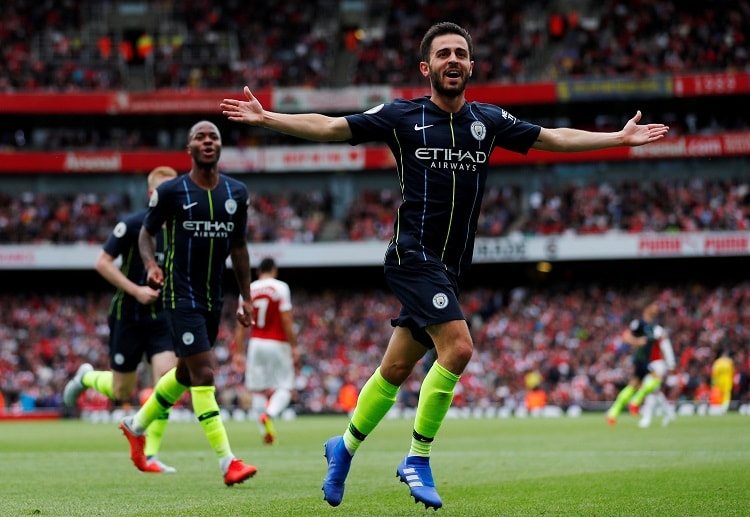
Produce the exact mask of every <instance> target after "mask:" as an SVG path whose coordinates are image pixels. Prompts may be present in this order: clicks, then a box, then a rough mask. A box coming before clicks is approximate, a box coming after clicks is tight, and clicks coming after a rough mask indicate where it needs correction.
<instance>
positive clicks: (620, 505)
mask: <svg viewBox="0 0 750 517" xmlns="http://www.w3.org/2000/svg"><path fill="white" fill-rule="evenodd" d="M346 423H347V419H346V418H344V417H343V416H329V417H299V418H297V419H295V420H291V421H280V422H277V423H276V427H277V431H278V435H279V439H278V443H277V444H275V445H273V446H270V447H269V446H264V445H263V444H262V443H261V439H260V435H259V433H258V429H257V427H256V425H255V423H254V422H236V421H232V422H228V423H227V430H228V433H229V438H230V440H231V442H232V448H233V450H234V452H235V454H236V455H237V456H238V457H240V458H242V459H244V460H245V461H246V462H248V463H252V464H254V465H255V466H257V467H258V474H257V475H256V476H255V477H254V478H252V479H250V480H248V481H246V482H245V483H243V484H241V485H236V486H234V487H226V486H224V484H223V481H222V476H221V473H220V471H219V467H218V462H217V461H216V458H215V456H214V454H213V452H212V451H211V450H210V448H209V446H208V442H207V440H206V438H205V437H204V435H203V433H202V431H201V429H200V426H199V425H198V423H196V422H172V423H170V425H169V427H168V428H167V431H166V434H165V438H164V443H163V447H162V452H161V454H160V457H161V459H162V460H163V461H164V462H165V463H168V464H170V465H173V466H175V467H176V468H177V473H176V474H143V473H140V472H138V471H137V470H136V469H135V468H134V467H133V465H132V464H131V462H130V459H129V454H128V445H127V442H126V440H125V438H124V437H123V436H122V434H121V433H120V430H119V429H117V427H116V424H113V423H108V424H103V423H99V424H96V423H91V422H84V421H80V420H74V419H70V420H62V421H52V422H8V421H6V422H0V515H1V516H3V517H6V516H16V515H19V516H32V515H39V516H75V515H86V516H91V515H102V516H115V515H149V516H162V515H181V516H230V515H232V516H234V515H263V516H275V515H284V516H317V515H326V516H334V515H338V516H360V515H362V516H409V515H422V516H424V515H433V510H426V509H425V508H424V506H422V505H416V504H415V503H414V500H413V499H412V498H410V497H409V493H408V492H409V491H408V488H407V487H406V485H404V484H402V483H399V482H398V479H397V478H396V474H395V471H396V466H397V465H398V464H399V462H400V461H401V459H402V458H403V456H404V455H405V453H406V451H407V450H408V447H409V441H410V436H411V420H407V419H395V420H386V421H384V422H382V424H381V425H380V426H379V427H378V428H377V429H376V430H375V432H374V433H373V434H372V435H371V436H370V437H369V438H368V439H367V441H366V442H365V443H364V445H363V446H362V447H361V448H360V449H359V451H358V452H357V455H356V457H355V459H354V462H353V463H352V469H351V472H350V474H349V478H348V481H347V484H346V493H345V496H344V501H343V502H342V504H341V506H339V507H336V508H332V507H330V506H328V504H327V503H326V502H325V501H323V493H322V492H321V490H320V487H321V483H322V481H323V477H324V476H325V471H326V466H325V460H324V458H323V443H324V442H325V440H326V439H327V438H329V437H330V436H333V435H335V434H341V432H342V431H343V429H344V428H345V426H346ZM432 467H433V474H434V476H435V481H436V486H437V488H438V491H439V493H440V495H441V497H442V498H443V508H441V509H440V510H438V512H437V513H436V514H435V515H442V516H445V517H448V516H472V517H473V516H476V517H483V516H495V515H515V516H535V515H545V516H548V515H555V516H557V515H576V516H578V515H581V516H620V515H621V516H636V515H638V516H639V515H643V516H658V515H669V516H672V515H674V516H688V515H695V516H714V515H715V516H735V515H736V516H747V515H750V417H748V416H741V415H738V414H737V413H730V414H729V415H725V416H691V417H682V418H678V419H677V421H676V422H674V423H673V424H672V425H671V426H669V427H667V428H663V427H661V426H660V423H659V421H658V419H657V421H656V422H655V423H654V425H653V426H652V427H651V428H649V429H639V428H638V427H637V425H636V419H635V418H633V417H631V416H630V415H628V414H625V415H622V416H621V417H620V420H619V421H618V423H617V426H615V427H612V428H610V427H608V426H607V425H606V423H605V421H604V416H603V415H602V414H600V413H599V414H584V415H583V416H582V417H580V418H569V417H563V418H556V419H546V418H507V419H500V418H498V419H449V420H446V422H445V423H444V424H443V428H442V430H441V433H440V435H439V437H438V440H436V443H435V445H434V448H433V456H432Z"/></svg>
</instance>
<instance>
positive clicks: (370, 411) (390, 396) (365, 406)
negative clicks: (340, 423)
mask: <svg viewBox="0 0 750 517" xmlns="http://www.w3.org/2000/svg"><path fill="white" fill-rule="evenodd" d="M396 394H398V386H395V385H393V384H391V383H390V382H388V381H387V380H385V378H384V377H383V375H382V374H381V373H380V367H378V368H377V369H376V370H375V372H374V373H373V374H372V376H371V377H370V378H369V379H368V380H367V382H366V383H365V385H364V386H363V387H362V391H361V392H360V394H359V397H358V398H357V406H356V407H355V408H354V412H353V413H352V419H351V420H350V421H349V427H348V428H347V430H346V431H345V432H344V445H346V448H347V450H348V451H349V452H350V453H352V454H354V451H356V450H357V449H358V448H359V446H360V445H361V444H362V441H363V440H364V439H365V438H366V437H367V435H368V434H370V433H371V432H372V431H373V429H375V427H376V426H377V425H378V424H379V423H380V421H381V420H382V419H383V417H384V416H385V415H386V414H387V413H388V411H390V409H391V408H392V407H393V404H394V403H395V402H396Z"/></svg>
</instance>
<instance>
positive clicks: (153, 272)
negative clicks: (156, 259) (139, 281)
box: [146, 266, 164, 291]
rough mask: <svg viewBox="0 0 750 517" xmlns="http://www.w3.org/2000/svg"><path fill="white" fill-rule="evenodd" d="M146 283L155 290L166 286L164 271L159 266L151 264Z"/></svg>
mask: <svg viewBox="0 0 750 517" xmlns="http://www.w3.org/2000/svg"><path fill="white" fill-rule="evenodd" d="M146 284H147V285H148V286H149V287H150V288H151V289H154V290H157V291H158V290H159V289H161V288H162V287H164V272H163V271H162V270H161V268H160V267H159V266H151V267H149V268H148V272H147V273H146Z"/></svg>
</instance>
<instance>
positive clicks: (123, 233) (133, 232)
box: [102, 215, 142, 258]
mask: <svg viewBox="0 0 750 517" xmlns="http://www.w3.org/2000/svg"><path fill="white" fill-rule="evenodd" d="M141 221H142V218H141V217H137V216H136V215H131V216H129V217H126V218H125V219H124V220H122V221H120V222H118V223H117V224H116V225H115V227H114V228H113V229H112V232H111V233H110V234H109V237H107V240H106V241H105V242H104V246H102V249H103V250H104V252H105V253H107V254H108V255H109V256H110V257H113V258H117V257H119V256H120V255H122V254H124V253H126V252H127V251H128V249H129V248H130V246H132V244H133V243H134V242H137V240H138V232H140V230H141Z"/></svg>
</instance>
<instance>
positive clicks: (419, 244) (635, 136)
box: [221, 22, 668, 508]
mask: <svg viewBox="0 0 750 517" xmlns="http://www.w3.org/2000/svg"><path fill="white" fill-rule="evenodd" d="M420 51H421V57H422V61H421V63H420V64H419V67H420V71H421V73H422V75H423V76H424V77H425V78H427V79H429V81H430V88H431V95H430V96H426V97H421V98H418V99H413V100H404V99H397V100H394V101H393V102H390V103H388V104H382V105H380V106H376V107H374V108H372V109H370V110H368V111H366V112H365V113H361V114H356V115H348V116H343V117H328V116H325V115H322V114H317V113H305V114H284V113H276V112H271V111H267V110H265V109H263V106H261V104H260V102H259V101H258V99H256V98H255V97H254V96H253V94H252V92H251V91H250V89H249V88H247V87H245V89H244V94H245V97H246V99H247V100H245V101H240V100H236V99H224V100H223V101H222V103H221V109H222V110H223V114H224V115H225V116H226V117H227V118H228V119H229V120H231V121H235V122H242V123H246V124H250V125H254V126H260V127H265V128H268V129H272V130H275V131H279V132H281V133H286V134H289V135H292V136H297V137H300V138H305V139H308V140H315V141H348V142H349V143H351V144H360V143H364V142H375V141H379V142H385V143H386V144H387V145H388V146H389V147H390V149H391V151H392V153H393V155H394V157H395V160H396V168H397V173H398V178H399V184H400V187H401V195H402V203H401V206H400V207H399V208H398V211H397V217H396V221H395V224H394V234H393V238H392V239H391V241H390V243H389V244H388V248H387V251H386V254H385V268H384V272H385V278H386V281H387V283H388V285H389V287H390V288H391V290H392V291H393V293H394V294H395V295H396V297H397V298H398V299H399V301H400V302H401V305H402V308H401V312H400V314H399V316H398V317H397V318H395V319H393V320H392V322H391V323H392V325H393V326H394V331H393V335H392V337H391V339H390V342H389V343H388V347H387V349H386V351H385V355H384V356H383V359H382V361H381V363H380V366H379V367H378V368H377V369H376V370H375V372H374V373H373V375H372V376H371V377H370V379H369V380H368V381H367V382H366V384H365V385H364V386H363V388H362V390H361V392H360V395H359V399H358V401H357V406H356V408H355V409H354V411H353V413H352V417H351V420H350V422H349V425H348V426H347V429H346V430H345V431H344V434H343V436H336V437H333V438H331V439H330V440H328V441H327V442H326V444H325V447H324V449H325V458H326V460H327V461H328V473H327V475H326V477H325V480H324V481H323V494H324V499H325V500H326V501H327V502H328V503H329V504H330V505H331V506H338V505H339V504H341V501H342V499H343V496H344V484H345V481H346V477H347V475H348V473H349V468H350V466H351V460H352V457H353V456H354V454H355V452H356V451H357V449H358V448H359V446H360V445H361V444H362V442H363V441H364V440H365V438H367V436H368V435H369V434H370V433H371V432H372V431H373V430H374V429H375V427H376V426H377V425H378V423H379V422H380V421H381V420H382V419H383V418H384V417H385V415H386V414H387V413H388V411H389V410H390V409H391V407H392V406H393V404H394V403H395V401H396V394H397V392H398V389H399V386H401V385H402V384H403V383H404V382H405V381H406V379H407V378H408V377H409V375H410V374H411V372H412V370H413V369H414V367H415V366H416V364H417V363H418V362H419V361H420V359H421V358H422V357H423V356H424V355H425V353H427V351H428V350H429V349H431V348H433V347H434V348H435V349H436V351H437V360H436V361H435V362H434V363H433V364H432V366H431V367H430V369H429V371H428V372H427V374H426V376H425V378H424V381H423V382H422V386H421V389H420V395H419V403H418V405H417V410H416V415H415V419H414V426H413V429H412V438H411V447H410V449H409V452H408V453H407V455H406V457H405V458H404V460H403V461H402V462H401V464H400V465H398V467H397V468H396V474H397V476H398V477H399V479H400V480H401V481H403V482H404V483H406V484H407V485H408V486H409V491H410V494H411V495H412V496H413V497H414V499H415V500H416V501H418V502H421V503H423V504H424V505H425V507H428V508H429V507H431V508H440V507H441V506H442V504H443V502H442V499H441V498H440V496H439V495H438V493H437V490H436V489H435V483H434V480H433V477H432V470H431V468H430V453H431V449H432V444H433V440H434V439H435V437H436V436H437V433H438V430H439V429H440V426H441V424H442V423H443V420H444V419H445V416H446V414H447V412H448V408H449V407H450V405H451V401H452V399H453V392H454V388H455V386H456V384H457V383H458V381H459V379H460V376H461V373H462V372H463V371H464V368H465V367H466V365H467V364H468V362H469V360H470V359H471V356H472V352H473V343H472V338H471V334H470V332H469V327H468V325H467V323H466V319H465V317H464V314H463V312H462V310H461V306H460V304H459V301H458V296H459V286H460V284H461V279H462V277H463V276H464V275H465V274H466V273H467V272H468V270H469V268H470V266H471V261H472V254H473V251H474V236H475V233H476V229H477V220H478V218H479V210H480V206H481V202H482V195H483V193H484V187H485V182H486V178H487V173H488V170H489V157H490V154H491V153H492V152H493V150H494V149H495V148H496V147H502V148H504V149H507V150H510V151H514V152H518V153H522V154H525V153H526V152H528V150H529V149H532V148H533V149H540V150H545V151H561V152H575V151H589V150H594V149H604V148H607V147H616V146H635V145H643V144H647V143H649V142H654V141H657V140H660V139H661V138H663V137H664V135H665V134H666V133H667V131H668V128H667V127H666V126H664V125H662V124H647V125H638V124H637V123H638V121H639V120H640V118H641V114H640V112H638V113H637V114H636V115H635V116H634V117H633V118H632V119H630V120H629V121H628V122H627V124H625V127H624V128H623V129H622V130H620V131H616V132H612V133H595V132H590V131H581V130H576V129H567V128H560V129H546V128H542V127H540V126H538V125H535V124H531V123H528V122H524V121H522V120H519V119H517V118H516V117H514V116H513V115H511V114H510V113H508V112H507V111H505V110H504V109H502V108H500V107H498V106H494V105H491V104H485V103H480V102H467V101H466V98H465V89H466V84H467V82H468V81H469V78H470V77H471V73H472V69H473V68H474V61H473V60H472V58H473V52H474V49H473V44H472V40H471V36H470V35H469V33H468V32H467V31H466V30H464V29H463V28H461V27H459V26H458V25H456V24H454V23H449V22H442V23H438V24H435V25H433V26H432V27H431V28H430V29H429V30H428V31H427V33H426V34H425V36H424V38H423V39H422V43H421V47H420Z"/></svg>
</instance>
